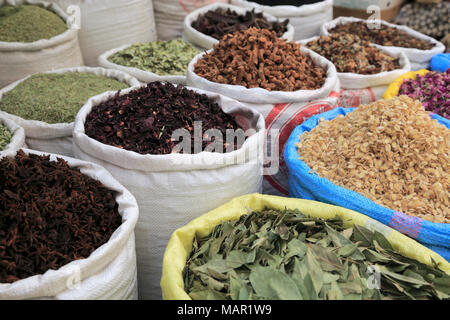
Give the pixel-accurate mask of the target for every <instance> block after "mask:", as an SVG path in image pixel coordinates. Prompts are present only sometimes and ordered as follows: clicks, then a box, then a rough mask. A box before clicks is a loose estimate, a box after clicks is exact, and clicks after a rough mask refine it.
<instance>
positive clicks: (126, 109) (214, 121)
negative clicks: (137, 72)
mask: <svg viewBox="0 0 450 320" xmlns="http://www.w3.org/2000/svg"><path fill="white" fill-rule="evenodd" d="M197 121H198V122H201V133H202V134H203V138H205V139H202V141H201V142H202V146H201V148H198V146H197V148H196V146H195V145H196V141H195V140H196V139H195V122H197ZM179 129H181V130H187V133H189V135H190V137H191V150H181V151H180V153H188V152H189V151H190V152H191V153H190V154H195V153H199V152H201V151H202V150H205V148H206V147H208V146H209V145H210V144H212V143H214V145H223V149H224V150H225V151H226V152H229V151H234V150H237V149H239V148H240V147H241V143H240V142H242V141H238V142H236V141H235V143H234V145H228V144H227V143H226V136H227V130H235V131H236V134H237V135H239V134H240V133H242V136H244V132H243V130H242V129H241V128H240V126H239V125H238V124H237V122H236V120H235V118H234V117H233V116H232V115H230V114H227V113H225V112H223V110H222V109H221V107H220V106H219V104H218V103H217V102H216V100H215V99H213V98H210V97H208V96H207V95H206V94H199V93H197V92H195V91H193V90H190V89H187V88H186V87H184V86H182V85H178V86H174V85H173V84H171V83H163V82H158V81H157V82H151V83H149V84H147V85H146V86H143V87H141V88H138V89H136V90H132V91H130V92H128V93H127V94H124V95H120V92H118V93H117V94H116V95H115V96H114V97H112V98H111V99H109V100H107V101H105V102H102V103H100V104H99V105H97V106H94V107H93V108H92V110H91V112H90V113H89V115H88V116H87V117H86V123H85V131H86V134H87V135H88V136H89V137H91V138H92V139H95V140H97V141H99V142H101V143H104V144H108V145H111V146H114V147H117V148H121V149H125V150H129V151H134V152H137V153H140V154H155V155H160V154H170V153H172V152H173V151H174V147H176V145H177V144H178V142H177V141H174V140H173V139H172V134H173V133H174V131H175V130H179ZM209 129H216V130H219V131H220V133H221V135H222V140H221V139H220V136H217V137H214V136H213V137H210V138H211V141H209V139H206V138H207V137H206V134H207V131H208V130H209ZM239 130H240V131H239ZM199 131H200V130H199ZM244 138H245V137H244ZM216 139H217V140H216ZM197 149H201V150H197ZM219 151H220V150H216V152H219Z"/></svg>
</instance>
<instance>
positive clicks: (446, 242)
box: [284, 108, 450, 261]
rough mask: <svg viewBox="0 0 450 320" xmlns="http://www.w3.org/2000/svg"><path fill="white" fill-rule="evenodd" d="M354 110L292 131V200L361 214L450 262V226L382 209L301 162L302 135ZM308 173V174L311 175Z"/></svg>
mask: <svg viewBox="0 0 450 320" xmlns="http://www.w3.org/2000/svg"><path fill="white" fill-rule="evenodd" d="M354 110H356V108H337V109H333V110H331V111H328V112H325V113H322V114H319V115H316V116H313V117H311V118H310V119H308V120H307V121H305V122H304V123H303V124H302V125H300V126H298V127H296V128H295V130H294V131H293V132H292V134H291V136H290V137H289V140H288V142H287V144H286V147H285V149H284V158H285V161H286V165H287V167H288V169H289V194H290V196H291V197H294V198H301V199H307V200H316V201H321V202H325V203H329V204H333V205H337V206H341V207H344V208H348V209H351V210H354V211H357V212H360V213H363V214H365V215H367V216H369V217H371V218H373V219H375V220H378V221H380V222H381V223H383V224H385V225H388V226H390V227H391V228H393V229H395V230H397V231H399V232H401V233H403V234H406V235H408V236H410V237H411V238H414V239H416V240H417V241H419V242H420V243H422V244H424V245H425V246H427V247H428V248H430V249H431V250H433V251H435V252H437V253H438V254H440V255H441V256H442V257H444V258H445V259H446V260H447V261H450V225H449V224H446V223H434V222H430V221H426V220H423V219H420V218H418V217H413V216H408V215H406V214H403V213H401V212H396V211H394V210H391V209H388V208H385V207H383V206H381V205H378V204H376V203H375V202H373V201H372V200H370V199H368V198H366V197H364V196H362V195H361V194H359V193H357V192H354V191H352V190H349V189H346V188H343V187H340V186H337V185H335V184H334V183H332V182H331V181H329V180H328V179H325V178H321V177H319V176H318V175H317V174H316V173H313V172H312V169H311V168H309V167H308V165H307V164H306V163H305V162H303V161H302V160H300V157H299V154H298V152H297V146H296V144H297V143H299V142H300V137H301V135H302V134H303V133H305V132H307V131H311V130H312V129H313V128H315V127H316V126H317V125H318V123H319V121H320V119H322V118H323V119H325V120H332V119H334V118H336V117H337V116H338V115H344V116H345V115H346V114H348V113H350V112H352V111H354ZM431 116H432V118H433V119H436V120H437V121H438V122H439V123H441V124H443V125H445V126H446V127H447V128H450V121H449V120H447V119H445V118H443V117H441V116H438V115H435V114H432V115H431ZM310 172H311V173H310Z"/></svg>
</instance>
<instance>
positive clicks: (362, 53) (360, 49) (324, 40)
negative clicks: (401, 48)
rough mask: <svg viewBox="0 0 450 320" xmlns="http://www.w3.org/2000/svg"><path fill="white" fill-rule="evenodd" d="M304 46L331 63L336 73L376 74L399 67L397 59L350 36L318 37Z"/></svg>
mask: <svg viewBox="0 0 450 320" xmlns="http://www.w3.org/2000/svg"><path fill="white" fill-rule="evenodd" d="M306 46H307V47H308V48H310V49H311V50H314V51H315V52H317V53H318V54H320V55H321V56H324V57H325V58H327V59H328V60H330V61H331V62H333V64H334V65H335V67H336V69H337V71H338V72H350V73H357V74H376V73H380V72H384V71H392V70H395V69H397V68H399V67H400V64H399V60H398V59H395V58H393V57H391V56H389V55H387V54H385V53H384V52H382V51H381V50H379V49H377V48H375V47H373V46H371V45H370V43H369V42H368V41H365V40H361V39H360V38H359V37H358V36H356V35H352V34H344V33H339V34H332V35H330V36H320V37H319V38H318V39H317V40H313V41H310V42H308V44H307V45H306Z"/></svg>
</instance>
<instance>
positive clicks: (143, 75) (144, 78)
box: [98, 44, 186, 84]
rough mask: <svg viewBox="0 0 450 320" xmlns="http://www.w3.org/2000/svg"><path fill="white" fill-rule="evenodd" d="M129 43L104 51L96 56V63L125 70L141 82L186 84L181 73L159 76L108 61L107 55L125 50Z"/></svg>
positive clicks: (108, 67)
mask: <svg viewBox="0 0 450 320" xmlns="http://www.w3.org/2000/svg"><path fill="white" fill-rule="evenodd" d="M129 46H131V45H129V44H128V45H124V46H121V47H119V48H115V49H112V50H109V51H107V52H105V53H103V54H102V55H101V56H99V57H98V64H99V66H101V67H103V68H107V69H114V70H120V71H123V72H126V73H128V74H130V75H132V76H133V77H135V78H136V79H138V80H139V81H140V82H142V83H149V82H153V81H166V82H171V83H175V84H186V76H185V75H184V76H182V75H164V76H160V75H159V74H156V73H153V72H150V71H145V70H141V69H138V68H133V67H126V66H121V65H120V64H116V63H113V62H111V61H109V60H108V59H109V57H111V56H112V55H113V54H115V53H117V52H119V51H122V50H125V49H126V48H128V47H129Z"/></svg>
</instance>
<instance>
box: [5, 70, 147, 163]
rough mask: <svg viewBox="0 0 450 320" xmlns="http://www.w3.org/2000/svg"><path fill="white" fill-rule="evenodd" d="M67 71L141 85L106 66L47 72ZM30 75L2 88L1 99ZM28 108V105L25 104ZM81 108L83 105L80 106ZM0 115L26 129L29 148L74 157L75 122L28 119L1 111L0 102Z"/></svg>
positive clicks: (60, 71)
mask: <svg viewBox="0 0 450 320" xmlns="http://www.w3.org/2000/svg"><path fill="white" fill-rule="evenodd" d="M67 72H87V73H92V74H95V75H98V76H104V77H109V78H114V79H116V80H119V81H121V82H124V83H126V84H128V85H129V86H130V87H133V86H137V85H139V84H140V83H139V81H138V80H137V79H136V78H134V77H132V76H130V75H128V74H126V73H125V72H122V71H119V70H108V69H104V68H89V67H78V68H67V69H60V70H54V71H48V72H45V73H58V74H60V73H67ZM29 77H30V76H28V77H26V78H24V79H21V80H18V81H16V82H14V83H12V84H10V85H9V86H7V87H5V88H3V89H1V90H0V101H1V100H2V97H3V95H4V94H6V93H7V92H8V91H11V90H13V89H14V88H15V87H16V86H17V85H19V84H20V83H21V82H23V81H25V80H27V79H28V78H29ZM24 107H25V108H26V106H24ZM80 108H81V106H80ZM0 115H3V116H4V117H7V118H9V119H11V120H12V121H14V122H16V123H17V124H18V125H20V126H21V127H22V128H24V130H25V141H26V145H27V147H28V148H30V149H33V150H37V151H42V152H50V153H56V154H61V155H64V156H68V157H72V156H73V153H72V131H73V122H71V123H55V124H50V123H46V122H43V121H37V120H27V119H23V118H21V117H18V116H16V115H13V114H10V113H6V112H4V111H1V104H0Z"/></svg>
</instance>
